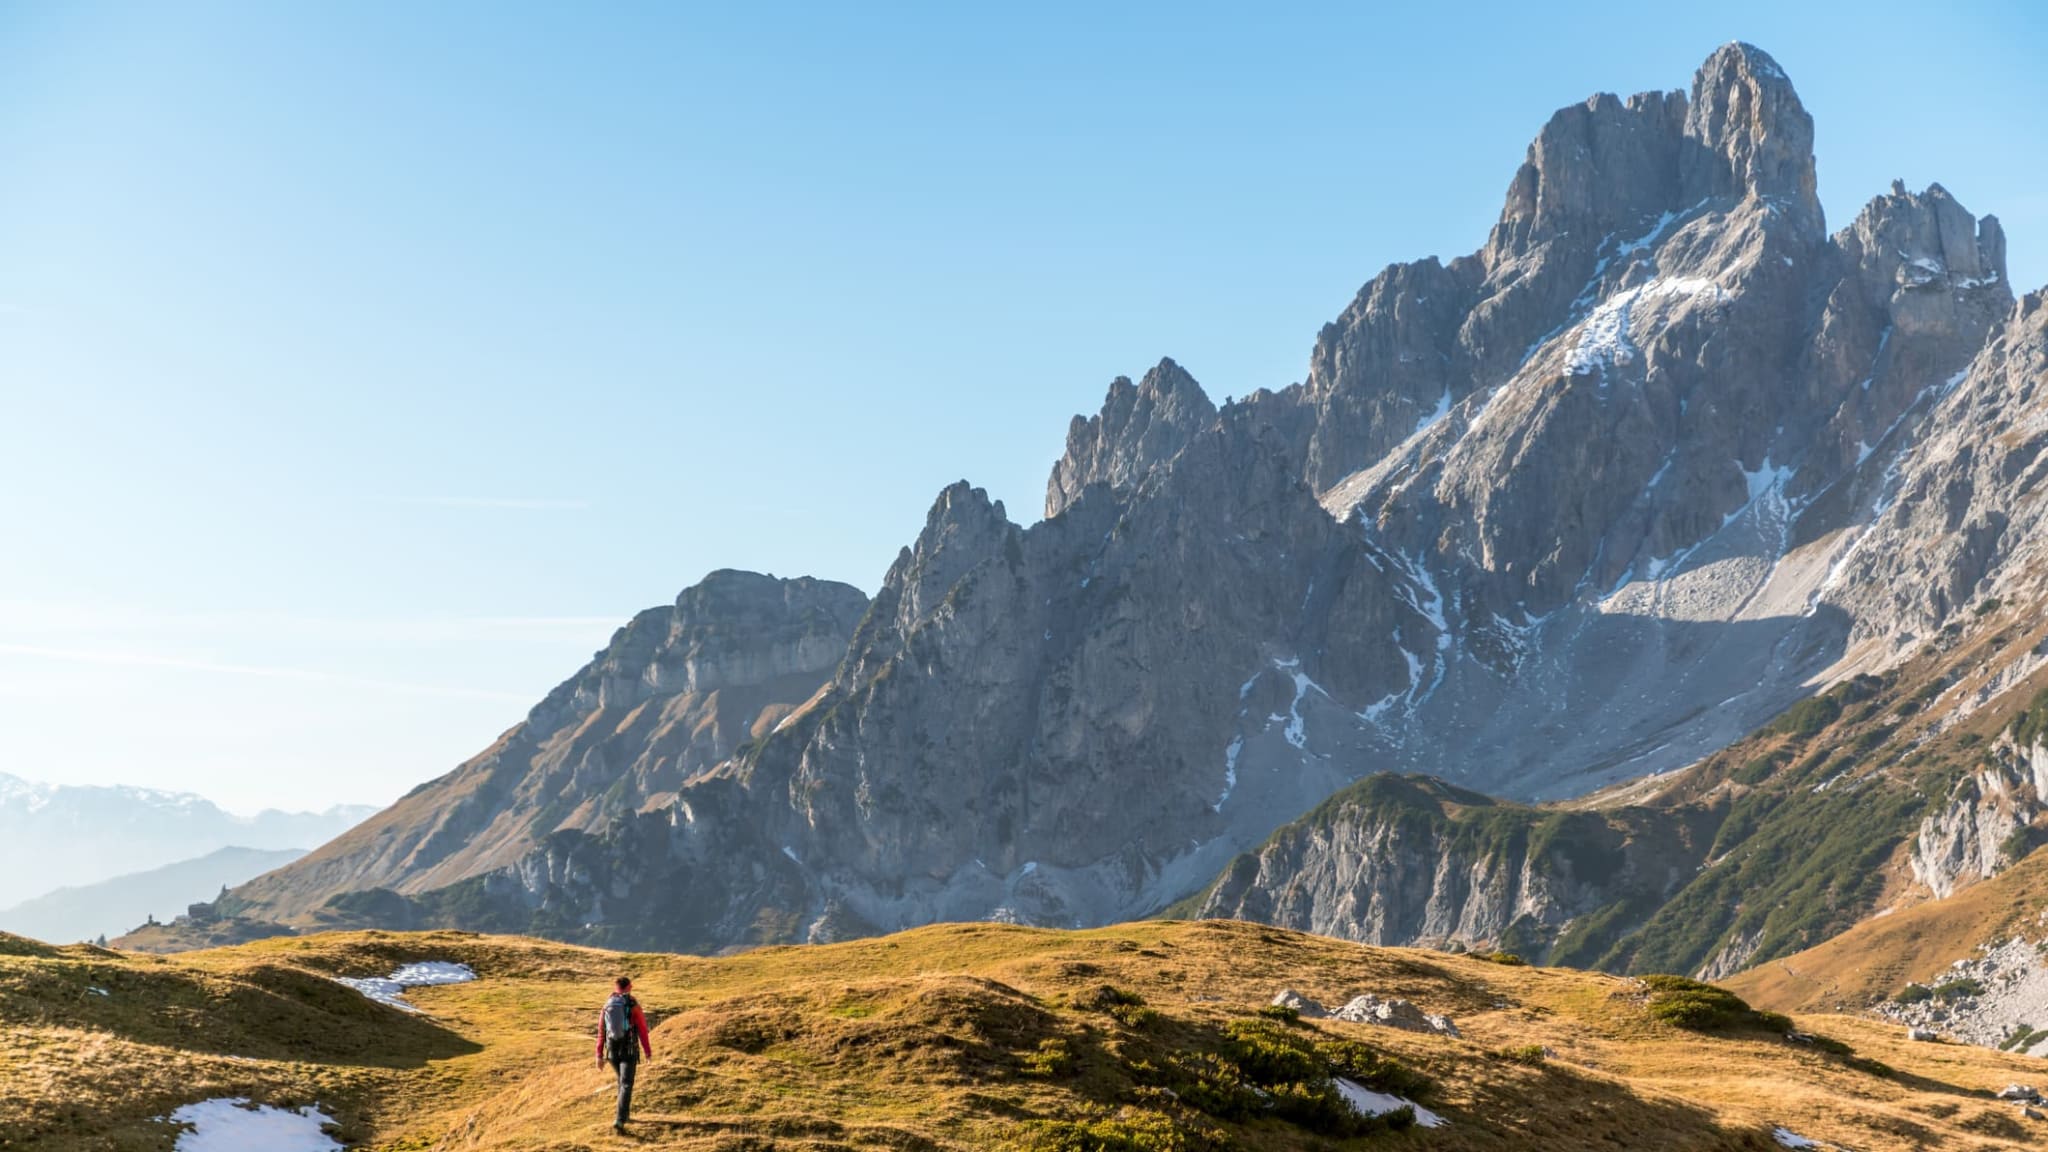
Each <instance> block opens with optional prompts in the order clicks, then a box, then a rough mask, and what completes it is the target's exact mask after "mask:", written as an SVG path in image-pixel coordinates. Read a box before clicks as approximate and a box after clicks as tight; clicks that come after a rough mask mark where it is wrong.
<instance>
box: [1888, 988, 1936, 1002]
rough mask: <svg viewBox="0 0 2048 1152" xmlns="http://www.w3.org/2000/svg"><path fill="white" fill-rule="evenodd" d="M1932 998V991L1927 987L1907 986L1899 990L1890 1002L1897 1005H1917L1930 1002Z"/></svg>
mask: <svg viewBox="0 0 2048 1152" xmlns="http://www.w3.org/2000/svg"><path fill="white" fill-rule="evenodd" d="M1933 998H1934V989H1932V988H1929V987H1928V986H1927V985H1925V984H1908V985H1906V986H1905V987H1904V988H1902V989H1900V990H1899V994H1898V995H1897V996H1894V997H1892V1000H1893V1001H1894V1002H1896V1003H1899V1004H1918V1003H1920V1002H1921V1001H1923V1000H1932V999H1933Z"/></svg>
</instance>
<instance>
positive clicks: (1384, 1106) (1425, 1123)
mask: <svg viewBox="0 0 2048 1152" xmlns="http://www.w3.org/2000/svg"><path fill="white" fill-rule="evenodd" d="M1337 1091H1338V1092H1340V1093H1342V1094H1343V1096H1344V1102H1345V1103H1347V1104H1349V1105H1351V1107H1352V1108H1354V1109H1356V1110H1357V1112H1358V1114H1359V1115H1361V1116H1383V1115H1385V1114H1386V1113H1388V1112H1392V1111H1394V1110H1395V1109H1397V1108H1413V1109H1414V1110H1415V1123H1416V1124H1418V1125H1420V1126H1422V1127H1424V1128H1441V1127H1443V1126H1444V1125H1445V1124H1448V1123H1450V1121H1448V1120H1445V1119H1444V1118H1443V1117H1441V1116H1439V1115H1437V1114H1436V1113H1434V1112H1431V1111H1430V1110H1429V1109H1427V1108H1424V1107H1423V1106H1422V1105H1420V1104H1417V1103H1416V1102H1415V1101H1413V1100H1410V1099H1408V1098H1407V1097H1406V1096H1393V1095H1389V1094H1388V1093H1385V1092H1375V1091H1373V1090H1372V1089H1370V1088H1367V1087H1366V1086H1365V1085H1363V1084H1360V1083H1358V1082H1356V1081H1353V1080H1346V1079H1345V1078H1343V1077H1342V1076H1339V1077H1337Z"/></svg>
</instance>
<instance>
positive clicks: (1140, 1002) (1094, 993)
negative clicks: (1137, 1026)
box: [1073, 984, 1145, 1012]
mask: <svg viewBox="0 0 2048 1152" xmlns="http://www.w3.org/2000/svg"><path fill="white" fill-rule="evenodd" d="M1144 1003H1145V998H1144V997H1143V996H1140V995H1138V994H1137V993H1136V992H1130V991H1126V990H1125V989H1122V988H1119V987H1117V986H1116V985H1114V984H1097V985H1095V986H1094V987H1092V988H1083V989H1082V990H1081V991H1079V992H1076V993H1074V999H1073V1004H1074V1007H1076V1008H1079V1009H1080V1010H1081V1011H1083V1012H1108V1011H1110V1010H1111V1009H1113V1008H1138V1007H1143V1006H1144Z"/></svg>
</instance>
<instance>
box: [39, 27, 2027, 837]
mask: <svg viewBox="0 0 2048 1152" xmlns="http://www.w3.org/2000/svg"><path fill="white" fill-rule="evenodd" d="M1105 7H1107V6H1101V5H1092V4H1077V5H1058V4H1037V5H1019V6H1016V7H1014V8H1012V9H1009V10H998V9H996V8H995V7H994V6H990V5H951V6H940V5H932V6H928V7H918V6H901V5H824V4H820V5H815V6H803V5H769V4H759V5H719V6H710V5H705V6H689V5H683V4H649V5H644V6H634V5H623V4H621V5H607V6H602V7H595V8H593V7H587V6H571V5H541V4H529V5H516V4H515V5H503V4H458V3H441V4H433V5H410V4H397V3H359V4H346V5H344V4H325V5H315V4H290V5H280V4H256V3H246V4H232V5H224V4H181V5H149V4H117V5H100V4H93V3H71V4H62V5H59V4H26V3H0V400H4V409H0V413H4V415H0V556H4V557H5V562H4V563H0V731H5V732H6V733H7V735H8V738H7V740H6V742H5V744H4V745H0V747H4V748H5V751H4V753H0V771H5V772H11V773H14V774H16V775H21V776H26V777H31V778H36V779H44V780H54V781H62V782H81V783H82V782H100V783H105V782H114V781H121V782H128V783H139V784H147V785H152V786H158V787H175V788H188V789H195V790H198V791H202V792H205V793H207V794H208V795H211V796H214V797H216V798H217V799H219V800H220V801H222V802H223V803H225V804H227V805H229V806H231V807H238V808H253V807H256V806H260V805H265V804H270V805H288V806H293V807H304V806H316V805H323V804H326V803H330V802H333V801H338V800H351V801H367V802H383V801H388V800H390V799H392V798H394V797H395V796H397V795H398V794H400V793H401V792H403V791H404V790H405V789H407V788H409V787H410V786H412V785H413V784H415V783H417V782H418V781H420V780H422V779H425V778H427V777H429V776H432V775H435V774H437V773H439V772H441V771H444V770H446V769H447V768H449V767H451V766H453V765H454V764H455V763H456V762H457V761H459V760H460V759H462V758H463V757H465V756H467V755H469V754H471V753H473V752H475V751H477V750H478V749H480V748H481V747H482V746H483V745H484V744H486V743H487V742H488V741H489V740H490V739H491V738H492V737H494V736H495V735H496V734H497V733H498V732H499V731H500V730H502V729H503V728H505V727H506V726H508V725H510V724H511V723H513V722H514V721H516V720H517V719H518V718H519V717H520V716H521V715H523V714H524V711H525V708H526V707H527V706H528V705H529V704H530V703H531V702H532V701H533V700H534V699H537V698H538V696H539V695H540V694H541V693H543V692H544V691H545V690H546V689H547V688H548V687H550V686H551V685H552V684H554V683H555V682H556V681H558V680H560V679H562V678H563V677H565V676H566V675H567V674H568V673H570V672H571V671H573V670H574V668H575V667H576V665H577V664H578V663H580V661H581V660H582V659H583V658H584V657H585V656H587V654H588V653H589V652H590V651H591V650H593V649H595V648H596V647H598V646H600V645H601V644H602V643H603V642H604V640H605V639H606V637H607V636H608V635H609V633H610V630H611V629H612V627H613V626H615V625H616V624H617V623H619V622H621V621H622V620H623V619H624V618H625V617H626V616H627V615H629V614H630V613H631V612H633V611H634V610H636V609H639V608H642V607H645V606H647V605H650V604H656V603H661V602H664V601H667V600H670V599H672V598H673V597H674V595H675V593H676V591H677V590H678V589H679V588H681V587H682V586H684V585H686V584H688V583H691V582H693V581H694V580H696V579H697V578H698V577H699V576H701V575H702V574H703V573H704V572H706V571H708V570H710V569H712V568H717V567H726V566H731V567H745V568H754V569H760V570H765V571H772V572H775V573H778V574H782V575H793V574H798V573H811V574H815V575H820V576H828V577H833V578H837V579H841V580H846V581H849V582H851V583H854V584H858V585H861V586H862V587H865V588H868V589H870V590H872V589H873V587H874V586H875V584H876V582H877V580H878V579H879V577H880V575H881V573H882V571H883V570H884V568H885V567H886V566H887V564H888V562H889V560H890V559H891V558H892V557H893V555H894V554H895V551H896V549H897V548H898V547H899V546H900V545H902V544H903V543H905V542H906V541H908V540H909V539H910V538H911V537H912V535H913V534H914V533H915V531H916V529H917V527H918V525H919V524H920V523H921V522H922V520H923V517H924V513H925V511H926V508H927V507H928V505H929V502H930V500H931V498H932V497H933V495H934V494H935V493H936V492H937V491H938V489H939V488H940V487H941V486H943V485H944V484H946V483H948V482H950V481H952V480H955V479H958V478H961V477H966V478H968V479H970V480H972V481H974V482H975V483H977V484H980V485H983V486H985V487H987V488H988V489H989V490H990V491H991V492H992V493H993V494H994V495H996V496H997V497H999V498H1001V499H1003V500H1004V501H1005V502H1006V503H1007V504H1008V506H1009V508H1010V510H1011V514H1012V516H1013V517H1015V518H1019V519H1024V520H1030V519H1035V518H1036V516H1037V513H1038V509H1039V507H1040V503H1041V500H1042V498H1043V490H1044V480H1045V475H1046V472H1047V469H1048V468H1049V466H1050V464H1051V461H1052V459H1053V458H1054V456H1055V455H1056V454H1057V453H1058V451H1059V449H1060V446H1061V444H1062V442H1063V439H1064V435H1065V429H1066V423H1067V420H1068V418H1069V417H1070V416H1071V415H1072V414H1074V413H1076V412H1092V411H1093V410H1094V409H1095V407H1096V406H1097V405H1098V404H1099V403H1100V400H1101V397H1102V394H1103V391H1104V389H1105V387H1106V385H1107V384H1108V382H1109V380H1110V379H1111V378H1112V377H1114V376H1116V375H1119V374H1129V375H1132V376H1136V375H1138V374H1139V373H1141V372H1143V371H1144V369H1145V368H1146V367H1147V366H1149V365H1150V364H1152V363H1154V362H1155V361H1156V360H1157V359H1158V358H1159V357H1160V356H1162V355H1171V356H1173V357H1175V358H1176V359H1178V360H1179V361H1180V362H1181V363H1182V364H1184V365H1186V366H1187V367H1188V368H1189V369H1190V370H1191V371H1192V372H1193V373H1194V374H1195V375H1196V377H1197V378H1198V379H1200V380H1201V381H1202V382H1203V384H1204V385H1205V386H1206V387H1207V388H1208V390H1209V391H1210V393H1211V394H1212V395H1213V396H1215V397H1217V398H1219V399H1220V398H1221V397H1223V396H1225V395H1240V394H1243V393H1245V392H1248V391H1250V390H1252V389H1254V388H1257V387H1261V386H1269V387H1280V386H1284V385H1286V384H1288V383H1290V382H1292V381H1294V380H1296V379H1298V378H1299V377H1300V376H1301V374H1302V371H1303V366H1304V365H1305V363H1306V360H1307V354H1308V350H1309V345H1310V342H1311V340H1312V339H1313V337H1314V335H1315V332H1316V329H1317V328H1318V327H1319V326H1320V325H1321V324H1322V323H1323V322H1324V321H1326V320H1328V319H1330V318H1332V317H1333V316H1335V315H1336V313H1337V312H1338V311H1339V310H1340V309H1341V308H1342V307H1343V306H1344V304H1345V303H1346V301H1347V300H1348V299H1349V298H1350V296H1351V295H1352V294H1353V293H1354V292H1355V291H1356V290H1357V288H1358V286H1359V285H1360V284H1361V283H1362V282H1364V281H1365V280H1366V279H1368V278H1370V276H1371V275H1372V274H1373V273H1374V272H1375V271H1376V270H1377V269H1379V268H1380V267H1381V266H1383V265H1385V264H1387V263H1389V262H1391V261H1395V260H1404V259H1412V258H1415V257H1419V256H1424V255H1429V254H1438V255H1443V256H1450V255H1454V254H1458V253H1462V252H1467V251H1470V250H1472V249H1473V248H1475V247H1477V246H1478V245H1479V244H1480V243H1481V242H1482V241H1483V239H1484V236H1485V233H1486V229H1487V227H1488V226H1489V225H1490V223H1491V222H1492V220H1493V218H1494V216H1495V214H1496V213H1497V212H1498V209H1499V205H1500V200H1501V195H1502V193H1503V191H1504V190H1505V188H1506V186H1507V183H1508V180H1509V177H1510V176H1511V175H1512V174H1513V172H1514V169H1515V166H1516V164H1517V163H1519V161H1520V159H1521V157H1522V153H1523V150H1524V148H1525V147H1526V145H1527V143H1528V140H1529V138H1530V137H1531V136H1532V135H1533V134H1534V132H1535V131H1536V129H1537V128H1538V127H1540V126H1541V124H1542V123H1543V121H1544V120H1545V119H1546V118H1547V117H1548V115H1549V114H1550V112H1551V111H1552V110H1553V109H1554V108H1556V107H1558V106H1560V105H1563V104H1567V103H1571V102H1575V101H1577V100H1580V99H1583V98H1584V97H1586V96H1587V95H1589V94H1591V93H1593V92H1595V91H1601V90H1607V91H1618V92H1623V93H1627V92H1633V91H1639V90H1643V89H1648V88H1681V87H1684V86H1686V85H1687V84H1688V83H1689V81H1690V78H1691V75H1692V72H1693V70H1694V69H1695V68H1696V67H1697V65H1698V64H1699V62H1700V60H1701V59H1703V58H1704V57H1705V56H1706V55H1707V53H1708V52H1710V51H1711V50H1712V49H1713V47H1714V46H1715V45H1716V44H1719V43H1721V42H1723V41H1726V40H1729V39H1735V38H1741V39H1746V40H1750V41H1753V42H1755V43H1758V44H1760V45H1762V46H1763V47H1765V48H1766V49H1768V50H1769V51H1770V52H1772V53H1773V54H1774V55H1775V56H1776V57H1777V58H1778V60H1779V61H1780V63H1782V64H1783V65H1784V66H1785V67H1786V69H1787V70H1788V71H1789V72H1790V73H1791V75H1792V77H1793V80H1794V82H1795V83H1796V84H1797V86H1798V88H1799V90H1800V93H1801V95H1802V96H1803V98H1804V99H1805V101H1806V103H1807V106H1808V107H1809V109H1810V110H1811V111H1812V112H1813V114H1814V117H1815V120H1816V122H1817V148H1816V150H1817V152H1818V154H1819V162H1820V178H1821V195H1822V199H1823V201H1824V203H1825V205H1826V208H1827V212H1828V216H1829V220H1830V223H1831V224H1832V225H1834V226H1840V225H1842V224H1845V223H1847V222H1848V220H1849V219H1850V218H1851V217H1852V216H1853V215H1854V213H1855V211H1856V209H1857V207H1858V206H1859V205H1860V204H1861V203H1862V202H1863V201H1864V200H1866V199H1868V198H1869V197H1870V196H1872V195H1874V194H1876V193H1878V192H1880V191H1882V190H1883V189H1885V188H1886V187H1887V186H1888V185H1889V183H1890V181H1891V179H1892V178H1893V177H1900V178H1903V179H1905V180H1906V182H1907V183H1908V184H1909V185H1912V186H1913V187H1916V188H1918V187H1922V186H1924V185H1925V184H1927V183H1928V182H1930V181H1936V180H1938V181H1940V182H1942V183H1943V184H1945V185H1946V186H1947V187H1948V188H1949V190H1950V191H1951V192H1953V193H1954V194H1955V195H1956V196H1957V197H1958V198H1959V199H1960V200H1961V201H1962V202H1963V203H1964V204H1965V205H1966V206H1968V207H1969V208H1971V209H1972V210H1973V211H1976V212H1979V213H1983V212H1995V213H1997V214H1999V215H2000V217H2001V218H2002V219H2003V220H2004V222H2005V224H2006V229H2007V232H2008V235H2009V237H2010V258H2011V267H2012V272H2013V275H2014V279H2015V281H2016V282H2017V284H2018V285H2019V286H2020V287H2021V288H2032V287H2038V286H2040V285H2041V284H2042V283H2043V282H2044V281H2048V149H2044V148H2043V147H2042V146H2041V131H2042V129H2041V116H2042V113H2043V110H2044V109H2048V79H2044V75H2048V70H2044V69H2042V68H2040V66H2039V61H2040V60H2041V59H2042V57H2043V53H2044V50H2048V15H2044V14H2043V13H2044V12H2048V9H2042V8H2040V7H2039V6H2036V5H2033V4H2029V3H2019V2H2014V3H2005V4H1994V3H1982V4H1963V5H1953V6H1944V7H1940V8H1930V7H1928V6H1926V5H1925V4H1912V5H1907V4H1887V3H1860V4H1856V5H1853V6H1843V7H1842V8H1841V9H1840V10H1839V11H1838V12H1825V11H1821V10H1820V9H1819V6H1813V5H1792V4H1784V3H1771V4H1747V3H1720V4H1714V5H1690V6H1666V7H1661V8H1657V9H1655V10H1654V12H1653V10H1651V9H1648V8H1645V7H1644V6H1643V5H1641V4H1640V3H1633V4H1583V3H1582V4H1551V5H1520V4H1516V5H1500V6H1497V7H1486V6H1470V5H1448V4H1446V5H1434V6H1420V5H1416V6H1400V7H1401V9H1402V10H1400V11H1383V10H1375V8H1392V7H1394V6H1365V5H1327V6H1317V5H1262V6H1258V7H1257V8H1252V7H1245V6H1228V7H1226V6H1220V5H1218V6H1208V5H1199V4H1196V5H1189V4H1161V5H1149V6H1145V5H1131V6H1118V7H1117V8H1116V10H1115V11H1114V12H1106V11H1103V10H1101V9H1103V8H1105Z"/></svg>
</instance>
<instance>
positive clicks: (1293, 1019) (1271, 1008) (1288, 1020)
mask: <svg viewBox="0 0 2048 1152" xmlns="http://www.w3.org/2000/svg"><path fill="white" fill-rule="evenodd" d="M1259 1015H1261V1016H1264V1017H1265V1018H1266V1019H1268V1020H1278V1021H1279V1022H1281V1023H1282V1024H1299V1023H1301V1010H1300V1009H1298V1008H1290V1007H1288V1006H1287V1005H1285V1004H1268V1005H1266V1006H1265V1007H1264V1008H1261V1009H1259Z"/></svg>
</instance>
